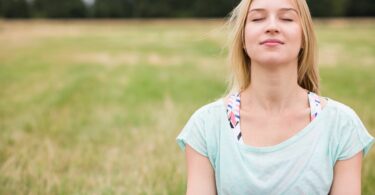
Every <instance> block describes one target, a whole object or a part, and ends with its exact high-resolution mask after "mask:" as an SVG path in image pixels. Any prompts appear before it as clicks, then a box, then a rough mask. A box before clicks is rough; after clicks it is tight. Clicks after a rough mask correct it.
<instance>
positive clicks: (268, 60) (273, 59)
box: [255, 56, 294, 66]
mask: <svg viewBox="0 0 375 195" xmlns="http://www.w3.org/2000/svg"><path fill="white" fill-rule="evenodd" d="M255 61H256V62H257V64H261V65H269V66H275V65H282V64H289V63H291V62H292V61H294V60H292V59H285V58H281V57H280V56H268V57H265V58H262V59H257V60H255Z"/></svg>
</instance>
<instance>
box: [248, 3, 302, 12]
mask: <svg viewBox="0 0 375 195" xmlns="http://www.w3.org/2000/svg"><path fill="white" fill-rule="evenodd" d="M251 10H264V11H267V10H269V11H274V10H275V11H278V10H285V11H293V10H295V11H297V6H296V5H295V1H294V0H253V1H252V2H251V5H250V8H249V11H251Z"/></svg>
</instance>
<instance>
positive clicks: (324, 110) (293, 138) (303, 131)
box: [221, 97, 333, 152]
mask: <svg viewBox="0 0 375 195" xmlns="http://www.w3.org/2000/svg"><path fill="white" fill-rule="evenodd" d="M323 98H325V99H326V101H327V103H326V104H325V106H324V107H323V108H322V110H321V111H320V113H319V114H318V115H317V116H316V118H315V119H314V120H312V121H311V122H310V123H308V124H307V125H306V126H305V127H304V128H302V129H301V130H299V131H298V132H297V133H296V134H294V135H292V136H291V137H289V138H288V139H286V140H284V141H282V142H280V143H278V144H275V145H272V146H251V145H248V144H246V143H244V142H239V141H238V140H237V139H235V136H232V138H233V141H234V142H236V144H237V145H238V146H239V147H240V148H241V149H244V150H247V151H252V152H273V151H277V150H280V149H283V148H285V147H287V146H289V145H291V144H292V143H294V142H296V141H298V140H299V138H301V137H303V136H304V135H305V134H306V133H308V132H309V131H311V130H312V129H313V127H314V126H315V125H316V124H317V123H318V122H320V121H321V120H323V118H324V117H325V115H326V114H325V113H327V112H328V111H327V110H328V109H327V108H329V107H331V104H332V103H333V100H331V99H330V98H328V97H323ZM221 102H222V105H223V106H224V108H225V109H224V111H226V101H225V99H224V98H222V101H221ZM225 113H226V112H225ZM226 116H227V115H226V114H225V117H226ZM225 120H226V121H228V120H227V119H225ZM227 129H228V130H229V131H232V129H231V127H230V126H229V125H227Z"/></svg>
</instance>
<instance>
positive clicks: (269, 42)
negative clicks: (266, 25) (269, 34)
mask: <svg viewBox="0 0 375 195" xmlns="http://www.w3.org/2000/svg"><path fill="white" fill-rule="evenodd" d="M260 44H261V45H268V46H274V45H283V44H284V42H282V41H281V40H279V39H266V40H264V41H262V42H260Z"/></svg>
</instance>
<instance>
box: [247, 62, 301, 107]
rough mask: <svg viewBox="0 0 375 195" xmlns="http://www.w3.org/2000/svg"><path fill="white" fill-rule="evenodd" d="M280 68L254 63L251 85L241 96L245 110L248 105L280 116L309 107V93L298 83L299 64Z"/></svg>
mask: <svg viewBox="0 0 375 195" xmlns="http://www.w3.org/2000/svg"><path fill="white" fill-rule="evenodd" d="M278 67H279V68H269V67H267V66H263V65H259V64H256V63H252V65H251V82H250V85H249V87H247V88H246V89H245V90H244V91H243V92H242V95H241V96H242V97H241V104H242V105H243V106H244V107H243V108H244V109H246V107H247V106H246V105H248V106H252V108H255V109H257V110H263V111H264V112H266V113H269V114H271V113H275V114H280V113H283V112H285V111H287V110H290V109H294V107H296V106H300V105H303V106H304V107H308V101H307V99H306V93H307V91H306V90H305V89H303V88H302V87H300V86H299V85H298V83H297V79H298V74H297V68H296V67H297V62H295V63H291V64H287V65H283V66H278ZM302 102H303V103H302ZM301 103H302V104H301ZM241 107H242V106H241Z"/></svg>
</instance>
